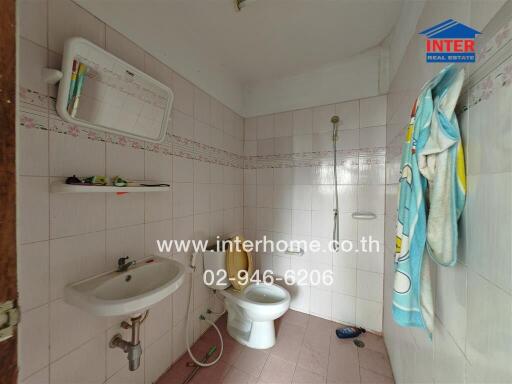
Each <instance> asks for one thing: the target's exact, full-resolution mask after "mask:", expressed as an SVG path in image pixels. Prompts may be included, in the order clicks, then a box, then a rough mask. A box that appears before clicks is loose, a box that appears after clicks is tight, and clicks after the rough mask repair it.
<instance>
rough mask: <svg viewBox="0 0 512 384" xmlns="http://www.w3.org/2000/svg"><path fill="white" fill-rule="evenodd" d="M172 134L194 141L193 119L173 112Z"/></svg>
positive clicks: (178, 112)
mask: <svg viewBox="0 0 512 384" xmlns="http://www.w3.org/2000/svg"><path fill="white" fill-rule="evenodd" d="M172 122H173V123H172V129H173V131H172V134H173V135H175V136H179V137H184V138H187V139H190V140H194V118H193V117H192V116H189V115H187V114H185V113H182V112H180V111H174V113H173V118H172Z"/></svg>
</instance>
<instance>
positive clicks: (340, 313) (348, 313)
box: [332, 292, 356, 324]
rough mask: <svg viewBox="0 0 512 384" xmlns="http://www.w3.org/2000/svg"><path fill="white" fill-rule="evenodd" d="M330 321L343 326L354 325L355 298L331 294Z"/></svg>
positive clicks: (335, 293)
mask: <svg viewBox="0 0 512 384" xmlns="http://www.w3.org/2000/svg"><path fill="white" fill-rule="evenodd" d="M332 319H333V320H334V321H338V322H340V323H343V324H355V323H356V298H355V297H353V296H347V295H344V294H340V293H337V292H333V293H332Z"/></svg>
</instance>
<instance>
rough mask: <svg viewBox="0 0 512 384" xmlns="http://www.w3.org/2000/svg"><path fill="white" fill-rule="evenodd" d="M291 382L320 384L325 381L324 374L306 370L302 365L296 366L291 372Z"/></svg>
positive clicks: (296, 383) (295, 383) (294, 383)
mask: <svg viewBox="0 0 512 384" xmlns="http://www.w3.org/2000/svg"><path fill="white" fill-rule="evenodd" d="M292 383H293V384H322V383H325V376H322V375H319V374H317V373H315V372H311V371H308V370H307V369H304V368H302V367H299V366H297V368H295V373H294V374H293V380H292Z"/></svg>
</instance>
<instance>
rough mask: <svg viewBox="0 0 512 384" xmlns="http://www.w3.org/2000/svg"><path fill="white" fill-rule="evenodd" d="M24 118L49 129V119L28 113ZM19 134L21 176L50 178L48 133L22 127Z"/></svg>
mask: <svg viewBox="0 0 512 384" xmlns="http://www.w3.org/2000/svg"><path fill="white" fill-rule="evenodd" d="M24 116H26V117H28V118H31V119H34V120H35V121H37V124H41V125H42V126H44V127H46V128H48V118H47V117H43V116H39V115H35V114H28V113H27V114H24ZM19 134H20V136H19V140H20V141H19V143H20V144H19V145H20V149H19V171H18V172H19V175H22V176H48V175H49V169H48V140H49V139H48V131H45V130H42V129H33V128H25V127H20V128H19Z"/></svg>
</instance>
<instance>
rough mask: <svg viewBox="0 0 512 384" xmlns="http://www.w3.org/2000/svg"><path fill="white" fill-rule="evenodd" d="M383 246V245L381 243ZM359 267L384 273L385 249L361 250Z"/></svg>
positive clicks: (362, 269)
mask: <svg viewBox="0 0 512 384" xmlns="http://www.w3.org/2000/svg"><path fill="white" fill-rule="evenodd" d="M380 247H381V248H383V245H382V244H381V245H380ZM357 269H358V270H360V271H368V272H376V273H380V274H382V273H384V251H383V250H380V251H375V252H359V253H358V254H357Z"/></svg>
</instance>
